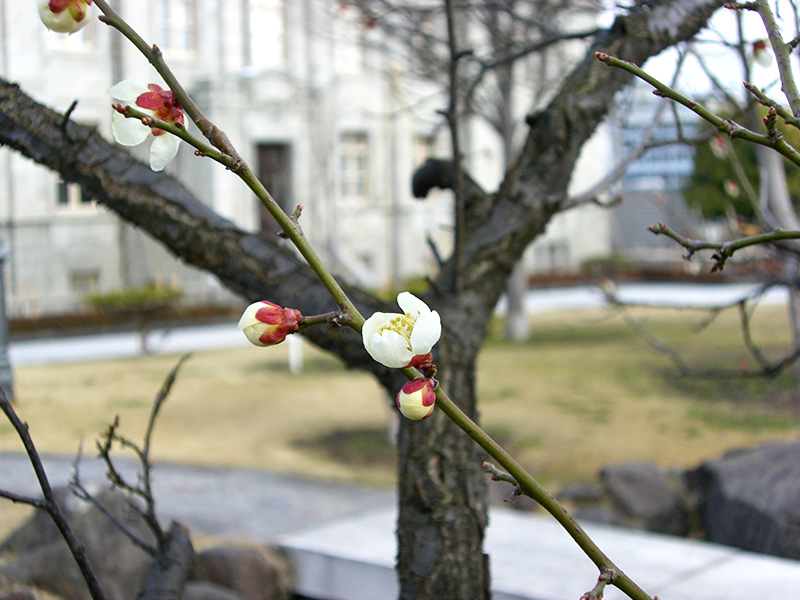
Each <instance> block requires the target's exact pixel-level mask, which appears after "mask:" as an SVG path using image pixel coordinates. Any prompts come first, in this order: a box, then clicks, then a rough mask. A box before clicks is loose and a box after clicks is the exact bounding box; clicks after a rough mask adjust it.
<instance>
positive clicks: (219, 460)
mask: <svg viewBox="0 0 800 600" xmlns="http://www.w3.org/2000/svg"><path fill="white" fill-rule="evenodd" d="M641 314H642V316H643V317H645V318H646V319H647V322H648V325H649V326H651V327H652V328H653V329H654V330H656V331H659V332H661V333H663V334H664V335H666V336H668V337H669V339H670V340H671V342H672V343H673V344H675V346H676V347H680V348H681V350H682V351H684V352H685V353H686V356H687V357H688V358H687V360H688V361H689V362H690V364H691V365H692V366H693V367H695V366H696V367H698V368H706V367H709V366H713V365H726V364H727V365H731V366H732V367H733V368H734V369H735V370H738V371H742V370H752V369H753V368H754V367H753V364H754V363H753V361H752V360H748V359H747V357H746V354H745V353H744V352H743V350H742V348H741V343H740V342H739V339H740V335H739V332H738V329H737V327H736V321H735V318H734V317H735V315H730V316H726V315H722V316H720V317H719V318H718V319H717V320H715V321H714V322H713V323H712V324H711V326H710V327H708V328H706V329H705V330H704V331H703V332H702V333H701V334H696V333H695V332H693V326H694V325H696V324H697V323H698V322H699V321H700V317H699V315H697V314H691V313H686V312H677V311H671V312H670V311H663V310H660V311H656V312H649V313H641ZM532 323H533V329H532V331H533V333H532V335H531V338H530V340H529V341H527V342H526V343H523V344H508V343H506V342H504V341H502V340H501V339H500V338H499V337H497V336H495V335H492V336H491V337H490V339H489V341H488V343H487V344H486V347H485V349H484V351H483V352H482V354H481V356H480V360H479V375H478V383H479V393H480V411H481V418H482V420H483V423H484V424H485V426H486V427H487V428H488V430H489V432H490V433H492V434H493V435H495V436H496V437H497V438H498V440H499V441H501V443H504V444H508V446H509V447H510V448H511V449H512V450H513V452H514V453H515V454H516V455H517V457H518V458H519V460H520V462H522V463H523V464H524V465H525V466H526V467H528V468H529V469H530V470H531V472H532V473H533V474H534V475H535V476H537V477H539V478H540V479H541V480H542V481H543V482H544V483H545V484H546V485H549V486H551V487H553V488H557V487H558V486H560V485H562V484H564V483H568V482H574V481H578V480H586V479H589V478H591V477H592V476H593V475H594V474H595V473H596V471H597V469H599V468H600V467H602V466H603V465H605V464H608V463H612V462H616V461H626V460H651V461H654V462H656V463H658V464H659V465H661V466H663V467H672V466H690V465H694V464H697V463H699V462H700V461H702V460H704V459H707V458H712V457H716V456H719V455H720V454H722V453H723V452H725V451H726V450H728V449H731V448H734V447H740V446H745V445H752V444H757V443H760V442H763V441H765V440H771V439H788V438H797V437H798V434H800V411H798V409H797V408H796V407H797V406H798V403H795V404H794V405H793V404H792V402H791V398H790V393H789V392H790V387H789V382H788V381H787V378H779V379H778V380H777V381H764V380H743V379H741V378H740V379H736V380H729V381H725V380H713V381H711V380H699V381H694V380H686V379H681V378H677V377H675V370H674V368H673V367H672V364H671V363H670V361H669V360H668V359H667V358H665V357H664V356H663V355H661V354H658V353H656V352H654V351H653V350H651V349H650V347H649V346H648V345H647V344H646V343H645V342H643V341H642V340H641V338H640V337H639V336H637V335H636V333H634V332H633V331H632V330H631V329H630V328H629V327H627V326H626V325H625V324H624V323H622V321H621V319H620V318H619V317H614V316H613V314H611V313H608V312H601V311H591V312H572V313H555V314H548V315H541V316H537V317H535V318H533V319H532ZM233 325H234V324H233V323H232V324H231V326H232V327H233ZM494 325H496V326H497V329H498V330H500V324H499V323H497V324H494ZM756 325H757V327H756V329H755V337H756V338H757V339H758V340H760V341H762V342H765V343H767V347H766V349H765V351H766V352H767V354H769V355H773V356H774V355H776V353H777V352H778V351H779V350H780V349H781V348H783V347H785V345H786V343H788V341H789V334H788V328H787V326H786V324H785V319H784V315H783V313H782V311H781V310H779V309H767V310H765V311H764V315H763V318H759V319H758V320H757V322H756ZM334 335H335V334H334ZM305 356H306V366H305V371H304V373H303V374H301V375H299V376H292V375H290V374H289V373H288V371H287V368H286V348H285V347H280V346H279V347H275V348H255V347H248V348H242V349H234V350H220V351H214V352H201V353H197V354H195V355H194V356H193V357H192V358H191V359H190V360H189V361H188V362H187V363H186V365H185V366H184V368H183V370H182V371H181V373H180V375H179V377H178V381H177V383H176V385H175V387H174V390H173V394H172V396H171V397H170V399H169V401H168V403H167V404H166V406H165V408H164V410H163V413H162V415H161V418H160V420H159V422H158V424H157V427H156V431H155V436H154V442H153V443H154V453H155V457H156V459H161V460H169V461H185V462H192V463H204V464H214V465H238V466H247V467H261V468H265V469H277V470H281V471H287V472H295V473H301V474H306V475H313V476H319V477H325V478H330V479H337V480H344V481H357V482H360V483H370V482H371V483H374V484H377V485H386V486H388V485H391V484H392V482H393V480H394V468H393V461H394V459H393V451H392V448H391V446H390V445H389V444H388V443H387V441H386V439H387V436H386V435H385V432H386V431H388V424H389V422H390V420H391V419H392V418H393V413H392V411H391V410H389V408H388V406H389V404H388V401H387V398H386V397H385V395H384V394H383V393H382V392H381V390H380V388H379V387H378V386H377V384H376V383H375V382H374V381H373V380H372V379H371V378H370V377H369V376H368V375H364V374H361V373H358V372H352V371H347V370H344V369H343V368H342V367H341V366H340V364H339V363H338V361H337V360H336V359H334V358H331V357H328V356H325V355H323V354H321V353H320V352H318V351H316V350H314V349H313V348H310V347H307V349H306V352H305ZM176 361H177V357H176V356H158V357H146V358H139V359H131V360H110V361H103V362H95V363H89V364H74V365H55V366H47V367H25V368H19V369H17V370H16V386H17V394H18V403H17V405H16V406H17V410H18V411H19V414H20V416H21V417H22V418H23V419H24V420H26V421H27V422H28V423H29V424H30V430H31V434H32V435H33V437H34V440H35V441H36V443H37V445H38V447H39V449H40V450H41V451H43V452H63V453H74V452H75V451H76V449H77V448H78V444H79V442H80V440H81V439H83V441H84V448H86V451H87V452H91V451H92V448H93V444H94V439H96V437H97V435H98V433H99V432H100V431H102V430H103V429H104V428H105V426H106V425H107V424H108V423H109V422H110V421H111V420H113V418H114V416H115V415H117V414H118V415H119V416H120V420H121V431H122V433H123V434H125V435H127V436H129V437H131V438H134V439H140V437H141V433H142V430H143V427H144V424H145V422H146V418H147V415H148V411H149V409H150V404H151V402H152V399H153V397H154V396H155V394H156V392H157V391H158V389H159V387H160V385H161V382H162V380H163V378H164V377H165V375H166V374H167V373H168V372H169V370H170V369H171V368H172V366H173V365H174V364H175V362H176ZM746 361H747V364H745V363H746ZM0 449H3V450H21V445H20V442H19V440H18V439H17V438H16V436H15V434H14V433H13V432H12V431H11V428H10V426H9V425H8V424H6V423H2V424H0Z"/></svg>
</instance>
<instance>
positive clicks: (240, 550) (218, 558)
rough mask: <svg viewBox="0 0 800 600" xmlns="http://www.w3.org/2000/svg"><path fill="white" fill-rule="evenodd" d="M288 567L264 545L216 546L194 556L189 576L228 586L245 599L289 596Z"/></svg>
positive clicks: (255, 599) (254, 599) (264, 599)
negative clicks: (265, 548)
mask: <svg viewBox="0 0 800 600" xmlns="http://www.w3.org/2000/svg"><path fill="white" fill-rule="evenodd" d="M288 571H289V570H288V567H287V566H286V564H285V562H284V561H283V560H281V559H279V558H278V557H277V556H275V555H274V554H272V553H270V552H267V551H266V550H264V549H263V548H257V547H250V546H218V547H214V548H209V549H208V550H204V551H203V552H200V553H198V554H197V556H196V557H195V563H194V572H193V573H192V579H193V580H195V581H205V582H208V583H212V584H215V585H217V586H222V587H225V588H228V589H230V590H232V591H234V592H236V593H237V594H239V595H240V596H242V597H243V598H244V599H245V600H285V599H286V598H288V597H289V577H288Z"/></svg>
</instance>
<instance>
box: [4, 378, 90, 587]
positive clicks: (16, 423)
mask: <svg viewBox="0 0 800 600" xmlns="http://www.w3.org/2000/svg"><path fill="white" fill-rule="evenodd" d="M0 409H2V411H3V412H4V413H5V415H6V417H7V418H8V420H9V421H10V422H11V425H12V426H13V427H14V430H15V431H16V432H17V435H19V438H20V440H22V445H23V446H24V447H25V452H26V453H27V454H28V459H29V460H30V462H31V466H32V467H33V471H34V473H35V474H36V479H37V480H38V481H39V487H40V488H41V490H42V495H43V496H44V500H41V501H39V500H37V501H34V502H28V504H31V505H32V506H35V507H37V508H41V509H43V510H45V511H47V513H48V514H49V515H50V518H51V519H52V520H53V523H55V525H56V527H57V528H58V530H59V532H61V537H63V538H64V541H65V542H66V543H67V546H68V547H69V551H70V553H71V554H72V557H73V558H74V559H75V562H76V563H77V564H78V568H79V569H80V572H81V575H82V576H83V579H84V581H85V582H86V585H87V586H88V588H89V593H90V594H91V596H92V599H93V600H105V594H104V593H103V590H102V588H101V587H100V582H99V581H97V577H96V576H95V574H94V570H93V569H92V567H91V565H90V564H89V559H88V558H87V556H86V549H85V548H84V547H83V544H81V543H80V541H78V538H76V537H75V534H74V533H73V531H72V528H71V527H70V525H69V523H68V522H67V518H66V517H65V516H64V512H63V511H62V510H61V507H60V506H59V505H58V502H57V501H56V498H55V495H54V494H53V489H52V487H51V486H50V480H49V479H48V478H47V473H46V472H45V470H44V465H42V460H41V457H40V456H39V452H38V451H37V450H36V446H35V445H34V443H33V439H32V438H31V436H30V432H29V431H28V425H27V423H23V422H22V420H20V418H19V416H18V415H17V413H16V411H15V410H14V408H13V407H12V406H11V402H10V401H9V399H8V397H7V396H6V394H5V392H4V391H3V389H2V387H0ZM2 495H3V497H5V498H8V499H9V500H13V501H15V502H24V501H25V498H24V497H23V496H17V495H15V494H10V493H4V494H2ZM11 496H13V498H12V497H11Z"/></svg>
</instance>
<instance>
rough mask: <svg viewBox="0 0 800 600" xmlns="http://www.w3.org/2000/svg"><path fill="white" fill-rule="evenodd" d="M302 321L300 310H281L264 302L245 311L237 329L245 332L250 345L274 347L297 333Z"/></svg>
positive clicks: (255, 303)
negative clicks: (288, 336) (291, 334)
mask: <svg viewBox="0 0 800 600" xmlns="http://www.w3.org/2000/svg"><path fill="white" fill-rule="evenodd" d="M302 321H303V315H301V314H300V311H299V310H295V309H293V308H281V307H280V306H278V305H277V304H273V303H272V302H267V301H266V300H262V301H260V302H254V303H253V304H251V305H250V306H248V307H247V308H246V309H245V311H244V314H242V318H241V319H239V324H238V325H237V326H236V328H237V329H239V330H241V331H242V332H244V335H245V336H246V337H247V339H248V340H250V343H252V344H255V345H256V346H274V345H275V344H280V343H281V342H282V341H283V340H285V339H286V336H287V335H289V334H290V333H294V332H295V331H297V329H298V327H300V323H302Z"/></svg>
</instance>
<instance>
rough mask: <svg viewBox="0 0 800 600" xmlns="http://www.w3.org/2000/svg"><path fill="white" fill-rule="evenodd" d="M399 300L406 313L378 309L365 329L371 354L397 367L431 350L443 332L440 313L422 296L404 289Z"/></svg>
mask: <svg viewBox="0 0 800 600" xmlns="http://www.w3.org/2000/svg"><path fill="white" fill-rule="evenodd" d="M397 304H399V305H400V308H401V309H402V310H403V313H402V314H400V313H383V312H376V313H375V314H373V315H372V316H371V317H370V318H369V319H367V321H366V322H365V323H364V327H363V328H362V330H361V335H362V337H363V339H364V347H365V348H366V349H367V352H369V355H370V356H371V357H372V358H374V359H375V360H376V361H377V362H379V363H381V364H382V365H385V366H387V367H391V368H394V369H399V368H402V367H407V366H409V364H410V363H411V361H412V359H414V357H417V356H425V355H427V354H428V353H430V351H431V349H432V348H433V346H434V345H435V344H436V342H438V341H439V338H440V337H441V335H442V323H441V319H440V318H439V313H437V312H436V311H435V310H431V309H430V308H428V305H427V304H425V303H424V302H423V301H422V300H420V299H419V298H417V297H416V296H414V295H413V294H410V293H409V292H402V293H400V294H399V295H398V296H397Z"/></svg>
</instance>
